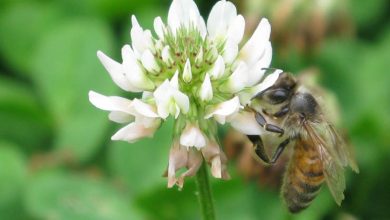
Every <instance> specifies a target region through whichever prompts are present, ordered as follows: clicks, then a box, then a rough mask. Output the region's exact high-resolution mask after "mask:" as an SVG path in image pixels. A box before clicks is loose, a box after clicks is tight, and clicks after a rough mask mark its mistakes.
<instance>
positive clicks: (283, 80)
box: [254, 72, 297, 105]
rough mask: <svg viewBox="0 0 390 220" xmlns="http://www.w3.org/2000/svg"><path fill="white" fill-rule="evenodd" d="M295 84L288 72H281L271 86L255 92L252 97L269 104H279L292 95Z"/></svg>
mask: <svg viewBox="0 0 390 220" xmlns="http://www.w3.org/2000/svg"><path fill="white" fill-rule="evenodd" d="M296 85H297V82H296V80H295V78H294V77H293V76H292V75H291V74H290V73H287V72H283V73H281V74H280V76H279V78H278V80H277V81H276V82H275V84H274V85H273V86H271V87H270V88H268V89H266V90H265V91H262V92H260V93H259V94H257V95H256V96H255V97H254V99H261V100H262V101H265V102H266V103H268V104H271V105H277V104H281V103H283V102H285V101H287V100H288V99H290V98H291V97H292V95H293V94H294V93H295V88H296Z"/></svg>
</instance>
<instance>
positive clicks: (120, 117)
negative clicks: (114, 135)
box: [108, 111, 135, 124]
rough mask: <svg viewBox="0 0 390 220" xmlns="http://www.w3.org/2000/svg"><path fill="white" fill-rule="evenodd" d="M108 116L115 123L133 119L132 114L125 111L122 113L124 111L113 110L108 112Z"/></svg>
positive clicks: (127, 121)
mask: <svg viewBox="0 0 390 220" xmlns="http://www.w3.org/2000/svg"><path fill="white" fill-rule="evenodd" d="M108 118H109V119H110V120H111V121H113V122H116V123H120V124H123V123H129V122H132V121H134V119H135V117H134V116H133V115H130V114H127V113H124V112H119V111H118V112H117V111H113V112H110V114H108Z"/></svg>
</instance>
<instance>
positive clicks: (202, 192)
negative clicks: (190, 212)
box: [196, 162, 215, 220]
mask: <svg viewBox="0 0 390 220" xmlns="http://www.w3.org/2000/svg"><path fill="white" fill-rule="evenodd" d="M196 186H197V188H198V200H199V204H200V208H201V211H202V217H203V219H204V220H215V211H214V203H213V202H214V201H213V196H212V193H211V187H210V182H209V176H208V172H207V166H206V164H205V162H203V163H202V166H201V167H200V168H199V170H198V172H197V174H196Z"/></svg>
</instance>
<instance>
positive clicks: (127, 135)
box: [111, 122, 159, 143]
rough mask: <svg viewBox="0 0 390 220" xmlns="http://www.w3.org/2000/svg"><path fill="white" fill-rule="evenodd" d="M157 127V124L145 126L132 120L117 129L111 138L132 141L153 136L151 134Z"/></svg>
mask: <svg viewBox="0 0 390 220" xmlns="http://www.w3.org/2000/svg"><path fill="white" fill-rule="evenodd" d="M158 125H159V123H158ZM157 128H158V126H153V127H149V128H145V127H144V126H143V125H142V124H139V123H135V122H133V123H130V124H128V125H127V126H125V127H123V128H121V129H120V130H119V131H117V132H116V133H115V134H114V135H113V136H112V137H111V140H123V141H127V142H129V143H133V142H135V141H137V140H139V139H141V138H144V137H153V134H154V132H155V131H156V129H157Z"/></svg>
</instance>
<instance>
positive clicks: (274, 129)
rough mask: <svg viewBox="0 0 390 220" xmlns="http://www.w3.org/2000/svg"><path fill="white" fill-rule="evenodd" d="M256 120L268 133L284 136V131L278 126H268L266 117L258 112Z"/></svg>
mask: <svg viewBox="0 0 390 220" xmlns="http://www.w3.org/2000/svg"><path fill="white" fill-rule="evenodd" d="M255 118H256V121H257V123H259V124H260V125H261V126H262V127H263V128H264V129H265V130H266V131H270V132H274V133H278V134H280V135H283V134H284V130H283V129H282V128H280V127H278V126H276V125H272V124H268V123H267V121H266V120H265V118H264V116H263V115H262V114H260V113H259V112H256V114H255Z"/></svg>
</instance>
